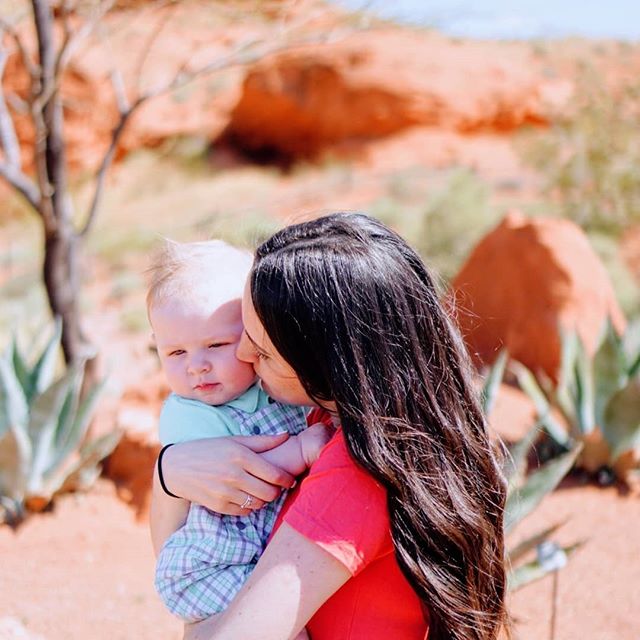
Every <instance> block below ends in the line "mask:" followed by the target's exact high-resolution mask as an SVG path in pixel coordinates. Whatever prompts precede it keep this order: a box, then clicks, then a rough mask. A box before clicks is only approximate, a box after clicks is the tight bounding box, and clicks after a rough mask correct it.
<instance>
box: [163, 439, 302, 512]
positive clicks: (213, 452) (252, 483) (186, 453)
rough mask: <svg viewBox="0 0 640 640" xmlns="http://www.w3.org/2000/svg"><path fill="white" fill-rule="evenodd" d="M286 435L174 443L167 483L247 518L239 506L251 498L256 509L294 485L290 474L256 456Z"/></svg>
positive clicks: (165, 471)
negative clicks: (249, 496)
mask: <svg viewBox="0 0 640 640" xmlns="http://www.w3.org/2000/svg"><path fill="white" fill-rule="evenodd" d="M288 437H289V434H287V433H283V434H281V435H277V436H231V437H228V438H207V439H205V440H192V441H190V442H183V443H180V444H176V445H174V446H172V447H170V448H169V449H167V450H166V452H165V454H164V456H163V458H162V474H163V477H164V481H165V484H166V485H167V487H168V489H169V490H170V491H171V492H172V493H174V494H175V495H177V496H180V497H182V498H184V499H186V500H188V501H189V502H195V503H196V504H201V505H203V506H205V507H207V508H208V509H211V510H212V511H216V512H218V513H226V514H228V515H234V516H238V515H246V514H247V510H246V509H240V505H241V504H242V503H243V502H244V501H245V499H246V497H247V494H249V495H251V496H253V498H254V500H253V502H252V508H253V509H259V508H261V507H262V506H263V505H264V504H265V502H271V501H272V500H274V499H275V498H277V497H278V496H279V495H280V492H281V490H282V488H284V489H288V488H290V487H291V486H292V485H293V483H294V481H295V478H294V477H293V476H292V475H290V474H289V473H287V472H286V471H284V470H283V469H279V468H278V467H276V466H274V465H272V464H270V463H269V462H267V461H266V460H263V459H262V457H261V456H259V455H258V453H260V452H262V451H267V450H269V449H273V447H277V446H278V445H280V444H282V443H283V442H285V440H287V438H288Z"/></svg>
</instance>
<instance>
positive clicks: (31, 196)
mask: <svg viewBox="0 0 640 640" xmlns="http://www.w3.org/2000/svg"><path fill="white" fill-rule="evenodd" d="M0 176H1V177H3V178H4V179H5V180H6V181H7V182H8V183H9V184H10V185H11V186H12V187H13V188H14V189H16V191H19V192H20V193H21V194H22V195H23V196H24V197H25V198H26V199H27V201H28V202H29V204H30V205H31V206H32V207H33V208H34V209H35V211H36V213H38V214H40V215H41V211H40V190H39V189H38V187H37V186H36V185H35V184H34V183H33V181H32V180H31V179H30V178H29V177H27V176H26V175H25V174H24V173H22V171H21V170H20V169H19V168H17V167H14V166H11V165H9V164H7V163H6V162H0Z"/></svg>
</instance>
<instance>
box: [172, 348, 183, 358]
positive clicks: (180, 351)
mask: <svg viewBox="0 0 640 640" xmlns="http://www.w3.org/2000/svg"><path fill="white" fill-rule="evenodd" d="M184 353H185V350H184V349H174V350H173V351H170V352H169V355H170V356H181V355H183V354H184Z"/></svg>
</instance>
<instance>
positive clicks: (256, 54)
mask: <svg viewBox="0 0 640 640" xmlns="http://www.w3.org/2000/svg"><path fill="white" fill-rule="evenodd" d="M113 3H114V2H113V0H99V1H98V2H96V3H95V4H94V5H92V10H91V12H90V14H89V15H84V16H81V15H80V14H79V12H78V11H76V9H77V5H75V4H71V3H70V1H69V0H61V1H60V2H59V3H57V4H56V8H55V9H56V12H55V14H54V7H53V4H52V2H51V1H50V0H31V2H30V5H31V7H30V9H31V18H32V25H33V28H34V31H35V35H36V47H35V50H34V51H30V50H29V47H28V46H27V44H26V39H25V38H24V36H23V32H22V31H20V30H19V29H18V27H17V26H16V25H15V24H12V23H10V22H8V21H7V20H5V19H2V18H0V146H1V147H2V150H3V157H2V156H0V177H2V178H4V180H5V181H6V182H8V183H9V185H11V186H12V187H13V189H15V190H16V191H17V192H19V193H20V194H22V196H23V197H24V198H25V199H26V201H27V202H28V203H29V205H30V207H31V208H32V209H33V211H34V212H35V213H36V214H37V215H38V216H39V218H40V220H41V223H42V229H43V234H44V262H43V270H42V277H43V281H44V284H45V288H46V292H47V297H48V301H49V306H50V308H51V311H52V313H53V314H54V316H60V317H61V318H62V327H63V331H62V348H63V351H64V356H65V360H66V361H67V362H68V363H69V362H72V361H76V360H80V359H84V358H87V357H91V356H92V355H93V354H92V351H93V350H92V347H91V344H90V342H89V340H88V339H87V337H86V335H85V333H84V331H83V329H82V324H81V317H80V311H79V304H78V302H79V289H80V287H79V285H80V267H79V252H80V249H81V246H82V243H83V241H84V240H85V238H86V237H87V235H88V233H89V232H90V230H91V228H92V226H93V224H94V222H95V219H96V215H97V212H98V210H99V207H100V202H101V196H102V193H103V188H104V182H105V177H106V174H107V172H108V170H109V168H110V166H111V164H112V162H113V159H114V155H115V152H116V149H117V147H118V143H119V141H120V139H121V136H122V134H123V132H124V130H125V127H126V126H127V124H128V123H129V121H130V119H131V116H132V115H133V114H134V113H135V112H136V111H137V110H138V109H139V108H140V107H141V106H142V105H143V104H144V103H145V102H146V101H148V100H150V99H152V98H154V97H155V96H159V95H161V94H166V93H167V92H171V91H174V90H177V89H179V88H181V87H182V86H184V85H185V84H187V83H188V82H191V81H192V80H193V79H194V78H196V77H199V76H202V75H203V74H207V73H212V72H215V71H220V70H222V69H225V68H228V67H231V66H235V65H243V64H247V63H250V62H253V61H255V60H258V59H260V58H262V57H263V56H265V55H267V54H269V53H273V52H276V51H279V50H282V49H284V48H287V47H290V46H292V44H302V43H308V42H317V41H319V40H324V39H326V37H327V35H328V34H327V32H326V27H325V28H324V29H323V32H322V33H317V32H316V33H313V32H312V31H309V30H307V29H305V25H308V24H309V21H310V20H309V17H306V18H305V20H303V21H298V22H297V23H296V24H295V25H292V24H288V25H287V28H286V29H285V30H284V33H283V34H282V35H281V37H280V38H277V39H275V40H274V41H269V42H265V41H256V40H248V41H246V42H243V43H241V44H240V45H239V46H236V47H235V48H234V49H233V50H231V51H229V52H228V53H227V54H225V55H223V56H221V57H218V58H217V59H215V60H212V61H210V62H209V63H207V64H205V65H204V66H202V67H200V68H197V69H190V68H189V65H188V61H187V62H185V64H184V65H183V66H182V67H181V68H180V69H179V70H178V71H177V73H176V74H175V75H174V77H173V78H172V79H171V80H170V81H168V82H167V83H165V84H164V85H162V86H158V87H155V88H153V89H150V90H147V91H144V92H143V91H139V92H138V94H137V96H136V97H135V98H134V99H130V98H129V97H128V95H127V91H126V90H125V86H124V82H123V79H122V76H121V74H120V73H119V71H118V70H117V69H114V71H113V73H112V78H111V79H112V82H113V87H114V92H115V95H116V99H117V103H118V112H119V119H118V122H117V124H116V126H115V127H114V129H113V131H112V133H111V142H110V144H109V145H108V148H107V150H106V152H105V153H104V156H103V158H102V161H101V162H100V164H99V168H98V170H97V173H96V175H95V185H94V191H93V196H92V198H91V200H90V204H89V207H88V209H87V211H85V212H84V217H83V218H81V219H82V222H81V224H79V225H78V223H77V222H75V221H76V220H78V219H79V218H78V217H77V216H76V215H75V211H74V210H73V204H72V200H71V197H70V192H69V176H68V164H67V158H66V143H65V135H64V114H63V102H62V97H61V90H60V89H61V80H62V76H63V74H64V72H65V69H67V67H68V64H69V61H70V60H71V57H72V55H73V53H74V51H75V50H76V48H77V46H78V44H79V43H80V42H81V41H82V40H83V39H85V38H86V37H87V36H88V35H89V34H90V33H92V32H93V31H94V30H95V28H96V26H97V25H99V24H100V22H101V20H103V18H104V16H105V14H106V13H107V12H108V11H109V10H111V9H112V6H113ZM167 4H169V5H170V4H175V3H165V8H166V5H167ZM285 4H286V3H285ZM165 24H166V17H165V18H164V19H161V20H160V21H159V22H158V25H157V27H156V28H155V29H154V30H153V32H152V34H151V36H150V38H149V41H148V42H147V43H146V47H145V49H144V50H143V52H142V57H141V58H140V60H139V62H138V72H141V70H142V67H143V65H144V60H145V56H146V55H147V54H148V52H149V50H150V48H151V46H152V45H153V40H154V39H155V38H156V37H157V35H158V34H159V33H160V31H161V30H162V28H163V27H164V25H165ZM56 27H58V28H56ZM11 50H12V51H11ZM10 52H12V53H16V54H17V55H18V56H19V59H20V62H21V65H22V67H23V68H24V70H25V71H26V73H27V77H28V91H27V96H26V100H22V99H21V98H19V97H18V96H16V95H10V96H7V95H5V91H4V89H3V85H2V79H3V76H4V71H5V68H6V63H7V60H8V57H9V54H10ZM138 80H139V78H138ZM138 84H139V83H138ZM7 98H9V99H10V100H11V102H12V104H11V106H12V107H13V108H14V109H22V110H23V112H24V113H26V114H27V115H28V117H29V119H30V121H31V123H32V126H33V130H34V131H35V148H34V160H35V169H34V172H33V173H34V174H35V175H33V176H32V175H28V174H27V172H26V171H25V170H24V168H23V164H22V161H21V150H20V145H19V141H18V137H17V135H16V127H15V121H14V118H13V117H12V112H11V110H10V109H9V107H8V104H7V102H8V101H7Z"/></svg>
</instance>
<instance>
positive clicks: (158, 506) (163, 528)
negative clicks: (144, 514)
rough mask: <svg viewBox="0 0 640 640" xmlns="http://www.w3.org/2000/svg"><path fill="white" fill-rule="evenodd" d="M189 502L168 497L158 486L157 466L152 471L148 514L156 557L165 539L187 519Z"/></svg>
mask: <svg viewBox="0 0 640 640" xmlns="http://www.w3.org/2000/svg"><path fill="white" fill-rule="evenodd" d="M188 513H189V501H188V500H183V499H181V498H172V497H171V496H168V495H167V494H166V493H165V492H164V491H163V490H162V487H161V486H160V479H159V478H158V465H157V464H156V466H155V467H154V469H153V485H152V490H151V509H150V513H149V529H150V531H151V542H152V543H153V550H154V552H155V554H156V557H157V556H158V554H159V553H160V549H162V545H163V544H164V543H165V542H166V541H167V538H168V537H169V536H170V535H171V534H172V533H174V532H175V531H177V530H178V529H179V528H180V527H181V526H182V525H183V524H184V523H185V520H186V519H187V515H188Z"/></svg>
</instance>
